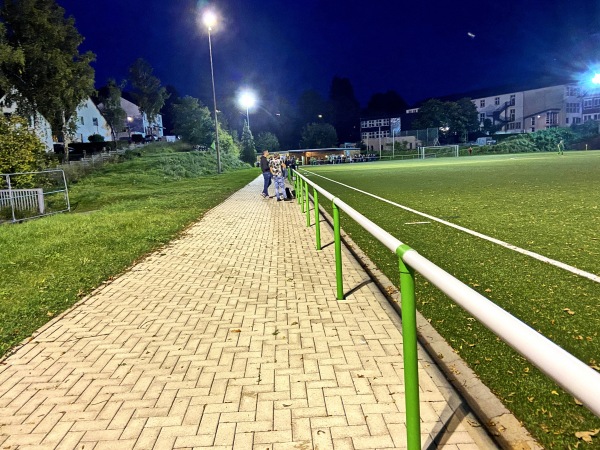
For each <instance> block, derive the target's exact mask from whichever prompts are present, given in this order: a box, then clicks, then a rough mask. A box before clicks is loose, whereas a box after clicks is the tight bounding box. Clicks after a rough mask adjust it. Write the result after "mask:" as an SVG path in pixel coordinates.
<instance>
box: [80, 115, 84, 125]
mask: <svg viewBox="0 0 600 450" xmlns="http://www.w3.org/2000/svg"><path fill="white" fill-rule="evenodd" d="M79 119H80V120H81V125H85V121H84V120H83V117H80V118H79Z"/></svg>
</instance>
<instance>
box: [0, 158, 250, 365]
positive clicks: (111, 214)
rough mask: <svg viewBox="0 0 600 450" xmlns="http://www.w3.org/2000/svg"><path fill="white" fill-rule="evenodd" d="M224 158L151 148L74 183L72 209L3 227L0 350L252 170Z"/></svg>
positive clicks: (161, 240) (166, 236) (162, 239)
mask: <svg viewBox="0 0 600 450" xmlns="http://www.w3.org/2000/svg"><path fill="white" fill-rule="evenodd" d="M223 165H224V167H225V169H226V172H225V173H223V174H221V175H219V176H215V175H204V176H202V174H204V173H210V172H211V170H212V172H214V169H212V168H214V167H216V162H215V158H214V156H210V155H208V154H200V153H197V152H196V153H171V152H169V151H167V152H166V153H163V152H161V151H160V150H156V153H155V154H152V153H151V152H148V154H145V155H142V156H141V157H135V158H133V159H130V160H128V161H125V162H122V163H119V164H109V165H106V166H105V167H104V168H103V169H100V170H98V171H97V172H94V173H93V174H92V175H89V176H87V177H85V178H83V179H82V180H81V181H79V182H78V183H76V184H74V185H71V186H70V198H71V205H72V207H73V212H71V213H66V214H59V215H55V216H50V217H45V218H42V219H37V220H32V221H27V222H23V223H20V224H15V225H2V226H0V355H2V354H5V353H6V352H7V351H8V350H9V349H10V348H11V347H12V346H14V345H15V344H17V343H19V342H20V341H22V340H23V339H25V338H26V337H27V336H30V335H31V333H32V332H33V331H35V330H36V329H37V328H39V327H40V326H41V325H43V324H44V323H46V322H47V321H48V320H50V318H52V317H54V316H55V315H57V314H59V313H61V312H62V311H64V310H66V309H67V308H69V307H70V306H72V305H73V304H74V303H75V302H76V301H77V300H78V299H80V298H81V297H82V296H84V295H86V294H87V293H89V292H90V291H91V290H93V289H94V288H95V287H97V286H99V285H100V284H101V283H102V282H103V281H105V280H108V279H110V278H111V277H113V276H115V275H118V274H119V273H121V272H123V271H124V270H125V269H126V268H127V267H129V266H130V265H131V264H132V263H133V262H135V261H136V260H137V259H139V258H140V257H142V256H143V255H145V254H147V253H149V252H151V251H153V250H155V249H157V248H158V247H160V246H162V245H163V244H165V243H167V242H168V241H170V240H171V239H172V238H173V237H175V236H176V235H177V233H178V232H180V231H181V230H182V229H183V228H185V227H186V226H187V225H189V224H190V223H192V222H193V221H195V220H196V219H198V218H199V217H201V216H202V215H203V214H204V213H205V212H206V211H207V210H209V209H210V208H212V207H214V206H215V205H218V204H219V203H220V202H222V201H223V200H224V199H225V198H227V197H228V196H230V195H231V194H232V193H233V192H235V191H236V190H238V189H240V188H242V187H243V186H245V185H246V184H247V183H248V182H250V181H251V180H252V179H254V178H256V176H258V175H259V172H258V170H257V169H242V170H235V171H233V168H239V167H241V164H238V163H237V162H235V161H234V160H232V161H229V160H228V159H227V158H224V163H223ZM194 167H195V169H194Z"/></svg>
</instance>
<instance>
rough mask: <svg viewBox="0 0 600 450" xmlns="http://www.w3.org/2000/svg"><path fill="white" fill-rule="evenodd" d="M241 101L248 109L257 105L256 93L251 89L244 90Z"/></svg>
mask: <svg viewBox="0 0 600 450" xmlns="http://www.w3.org/2000/svg"><path fill="white" fill-rule="evenodd" d="M239 102H240V105H241V106H242V107H243V108H244V109H246V110H248V109H250V108H252V107H253V106H254V105H256V94H254V92H251V91H244V92H242V93H241V94H240V98H239Z"/></svg>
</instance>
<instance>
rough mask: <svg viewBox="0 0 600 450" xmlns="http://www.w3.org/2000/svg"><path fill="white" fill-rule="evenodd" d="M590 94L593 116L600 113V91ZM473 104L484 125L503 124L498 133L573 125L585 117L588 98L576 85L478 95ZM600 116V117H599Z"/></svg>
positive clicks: (525, 131)
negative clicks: (487, 122) (584, 108)
mask: <svg viewBox="0 0 600 450" xmlns="http://www.w3.org/2000/svg"><path fill="white" fill-rule="evenodd" d="M594 98H595V97H590V99H589V103H590V108H589V112H590V114H589V117H590V118H593V113H595V114H599V113H600V94H599V95H598V96H597V105H596V110H594V109H593V101H594ZM472 101H473V103H474V105H475V107H476V108H477V113H478V114H479V122H480V123H481V125H482V126H483V124H484V121H485V120H486V119H489V120H490V121H491V123H492V124H493V125H495V126H498V127H500V130H499V131H498V132H497V133H498V134H502V133H504V134H512V133H533V132H534V131H538V130H546V129H548V128H555V127H569V126H571V125H572V124H578V123H581V122H582V121H583V120H585V118H584V115H583V109H582V104H583V103H585V99H584V97H583V96H582V94H581V91H580V89H579V88H578V87H577V86H575V85H569V84H560V85H555V86H548V87H542V88H539V89H529V90H524V91H515V92H507V93H504V94H497V95H493V96H487V97H479V98H474V99H473V100H472ZM597 117H598V116H597Z"/></svg>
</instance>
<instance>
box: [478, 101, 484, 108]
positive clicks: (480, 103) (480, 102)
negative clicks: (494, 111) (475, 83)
mask: <svg viewBox="0 0 600 450" xmlns="http://www.w3.org/2000/svg"><path fill="white" fill-rule="evenodd" d="M479 107H480V108H485V99H483V100H479Z"/></svg>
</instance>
